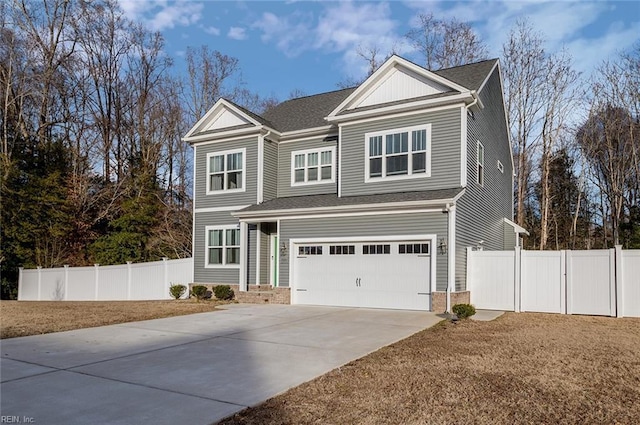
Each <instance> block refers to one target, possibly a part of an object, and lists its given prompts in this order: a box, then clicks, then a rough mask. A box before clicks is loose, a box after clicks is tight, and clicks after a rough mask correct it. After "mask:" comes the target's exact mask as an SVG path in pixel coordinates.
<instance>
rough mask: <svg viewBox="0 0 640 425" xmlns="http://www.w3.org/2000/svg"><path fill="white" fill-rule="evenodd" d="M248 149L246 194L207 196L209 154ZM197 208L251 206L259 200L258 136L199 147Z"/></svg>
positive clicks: (196, 167)
mask: <svg viewBox="0 0 640 425" xmlns="http://www.w3.org/2000/svg"><path fill="white" fill-rule="evenodd" d="M242 148H246V149H247V154H246V159H245V164H246V170H245V172H246V174H247V176H246V188H245V191H244V192H236V193H218V194H215V195H207V194H206V192H207V182H206V178H207V177H206V176H207V154H208V153H211V152H222V151H227V150H232V149H242ZM194 161H195V171H196V181H195V182H194V185H195V200H194V207H195V208H212V207H224V206H232V205H251V204H255V203H256V199H257V187H258V186H257V175H258V174H257V170H258V136H253V137H248V138H247V139H243V140H233V141H230V142H219V143H211V144H207V145H198V146H197V147H196V151H195V159H194Z"/></svg>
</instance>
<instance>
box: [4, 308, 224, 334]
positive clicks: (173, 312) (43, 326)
mask: <svg viewBox="0 0 640 425" xmlns="http://www.w3.org/2000/svg"><path fill="white" fill-rule="evenodd" d="M220 304H221V303H220V302H216V301H200V302H197V301H195V300H171V301H88V302H82V301H0V338H14V337H18V336H27V335H38V334H46V333H51V332H60V331H68V330H72V329H80V328H90V327H93V326H103V325H113V324H116V323H125V322H133V321H137V320H149V319H159V318H162V317H170V316H181V315H184V314H193V313H202V312H205V311H212V310H214V309H215V306H216V305H220Z"/></svg>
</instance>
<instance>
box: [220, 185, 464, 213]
mask: <svg viewBox="0 0 640 425" xmlns="http://www.w3.org/2000/svg"><path fill="white" fill-rule="evenodd" d="M463 192H464V190H463V191H461V192H460V193H458V194H457V195H456V196H454V197H453V198H442V199H432V200H419V201H404V202H385V203H375V204H356V205H336V206H330V207H316V208H287V209H279V210H265V211H246V212H243V211H235V212H232V213H231V215H232V216H234V217H236V218H238V219H240V220H250V219H271V218H280V217H291V216H297V215H312V214H331V213H340V212H362V211H391V210H392V211H398V210H403V209H415V208H426V207H445V206H446V205H447V204H454V203H455V202H456V201H457V200H458V199H459V198H460V196H461V195H462V193H463Z"/></svg>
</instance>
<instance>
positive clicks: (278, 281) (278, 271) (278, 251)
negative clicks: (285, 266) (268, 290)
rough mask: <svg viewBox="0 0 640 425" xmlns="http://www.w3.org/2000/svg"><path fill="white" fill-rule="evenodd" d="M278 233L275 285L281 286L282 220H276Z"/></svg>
mask: <svg viewBox="0 0 640 425" xmlns="http://www.w3.org/2000/svg"><path fill="white" fill-rule="evenodd" d="M276 235H277V237H278V243H277V244H276V256H275V258H274V259H275V260H276V277H277V279H276V281H275V287H279V286H280V244H281V243H282V238H281V237H280V220H278V221H276Z"/></svg>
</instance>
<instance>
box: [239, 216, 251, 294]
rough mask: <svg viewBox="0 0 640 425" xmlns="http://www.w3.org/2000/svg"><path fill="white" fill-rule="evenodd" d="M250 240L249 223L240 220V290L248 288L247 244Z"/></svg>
mask: <svg viewBox="0 0 640 425" xmlns="http://www.w3.org/2000/svg"><path fill="white" fill-rule="evenodd" d="M248 241H249V225H248V224H247V223H243V222H240V273H239V276H238V289H240V291H247V290H248V289H249V288H248V285H247V284H248V278H249V276H248V273H247V263H248V262H249V258H248V256H247V254H248V252H247V245H248Z"/></svg>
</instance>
